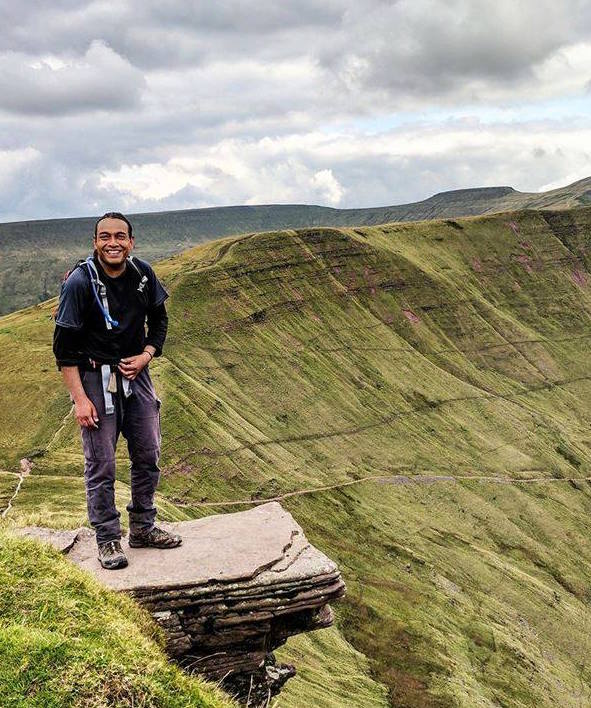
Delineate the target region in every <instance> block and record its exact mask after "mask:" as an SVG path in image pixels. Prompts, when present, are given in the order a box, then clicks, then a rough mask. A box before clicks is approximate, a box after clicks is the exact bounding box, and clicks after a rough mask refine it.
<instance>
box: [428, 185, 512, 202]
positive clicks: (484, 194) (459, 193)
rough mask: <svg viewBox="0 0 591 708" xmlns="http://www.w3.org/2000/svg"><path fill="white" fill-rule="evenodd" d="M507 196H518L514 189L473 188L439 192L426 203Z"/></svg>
mask: <svg viewBox="0 0 591 708" xmlns="http://www.w3.org/2000/svg"><path fill="white" fill-rule="evenodd" d="M507 194H517V191H516V190H515V189H513V187H471V188H470V189H451V190H449V191H447V192H437V194H434V195H433V196H432V197H429V198H428V199H426V200H425V201H427V202H428V201H434V200H436V199H453V198H454V197H459V198H461V199H470V198H474V199H500V198H501V197H505V196H507Z"/></svg>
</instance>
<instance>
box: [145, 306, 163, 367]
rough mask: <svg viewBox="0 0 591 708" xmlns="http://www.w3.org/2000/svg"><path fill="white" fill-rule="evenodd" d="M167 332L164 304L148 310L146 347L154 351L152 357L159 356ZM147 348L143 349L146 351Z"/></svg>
mask: <svg viewBox="0 0 591 708" xmlns="http://www.w3.org/2000/svg"><path fill="white" fill-rule="evenodd" d="M167 332H168V314H167V313H166V306H165V304H164V303H161V304H160V305H156V306H155V307H150V308H148V334H147V336H146V345H150V347H151V348H153V349H154V351H153V355H154V356H160V355H161V354H162V347H163V346H164V342H165V340H166V333H167ZM146 349H147V347H144V350H146Z"/></svg>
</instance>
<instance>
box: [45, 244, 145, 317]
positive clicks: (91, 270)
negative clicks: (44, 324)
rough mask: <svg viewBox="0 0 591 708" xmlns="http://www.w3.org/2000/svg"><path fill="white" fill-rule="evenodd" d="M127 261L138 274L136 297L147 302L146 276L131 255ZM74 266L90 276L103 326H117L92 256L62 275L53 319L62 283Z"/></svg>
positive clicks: (54, 315)
mask: <svg viewBox="0 0 591 708" xmlns="http://www.w3.org/2000/svg"><path fill="white" fill-rule="evenodd" d="M127 263H128V264H129V265H130V266H131V267H132V268H133V269H134V270H135V272H136V273H137V274H138V275H139V276H140V282H139V285H138V287H137V289H136V292H137V293H138V297H139V298H140V300H141V302H143V303H144V304H145V305H147V304H148V291H147V284H148V276H147V275H145V274H144V273H142V271H141V270H140V268H139V266H138V265H137V263H136V262H135V259H134V257H133V256H127ZM76 268H84V269H85V270H86V271H87V272H88V276H89V278H90V287H91V289H92V292H93V295H94V299H95V301H96V303H97V305H98V307H99V309H100V311H101V312H102V313H103V317H104V318H105V326H106V327H107V329H113V327H118V326H119V322H117V320H114V319H113V318H112V317H111V315H110V314H109V301H108V300H107V288H106V286H105V284H104V283H103V281H102V280H101V279H100V277H99V273H98V270H97V267H96V265H95V262H94V260H93V257H92V256H88V258H86V259H84V260H79V261H78V262H77V263H76V265H75V266H74V267H73V268H72V269H71V270H69V271H67V272H66V273H65V274H64V277H63V279H62V283H61V286H60V294H59V298H58V304H57V305H56V307H55V309H54V310H53V312H52V317H53V319H54V320H55V318H56V317H57V312H58V309H59V303H60V300H61V297H62V294H63V290H64V284H65V282H66V280H67V279H68V278H69V277H70V275H72V273H73V272H74V271H75V270H76Z"/></svg>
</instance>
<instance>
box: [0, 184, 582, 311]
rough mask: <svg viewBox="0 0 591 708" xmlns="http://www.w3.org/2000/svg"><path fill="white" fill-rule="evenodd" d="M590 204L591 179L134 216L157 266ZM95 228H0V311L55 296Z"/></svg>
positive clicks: (50, 224) (80, 222) (62, 222)
mask: <svg viewBox="0 0 591 708" xmlns="http://www.w3.org/2000/svg"><path fill="white" fill-rule="evenodd" d="M590 201H591V178H587V179H584V180H580V181H578V182H575V183H574V184H571V185H568V186H566V187H562V188H560V189H554V190H552V191H549V192H541V193H536V194H533V193H532V194H530V193H526V192H517V191H516V190H514V189H511V188H510V187H490V188H481V189H463V190H455V191H451V192H441V193H440V194H436V195H434V196H432V197H430V198H429V199H425V200H424V201H421V202H416V203H413V204H401V205H398V206H387V207H374V208H369V209H331V208H328V207H319V206H311V205H306V204H296V205H289V204H285V205H278V204H274V205H270V206H237V207H218V208H211V209H187V210H184V211H171V212H155V213H152V214H135V215H134V216H133V223H134V226H135V232H136V235H137V238H138V242H137V245H138V251H137V254H138V255H139V256H140V257H142V258H147V259H148V260H150V261H152V260H158V259H161V258H166V257H168V256H170V255H172V254H173V253H178V252H179V251H182V250H183V249H186V248H188V247H189V246H191V245H195V244H197V243H200V242H202V241H205V240H208V239H211V238H219V237H221V236H226V235H229V234H237V233H245V232H247V231H268V230H270V229H283V228H299V227H309V226H352V225H353V226H355V225H358V224H366V225H367V224H382V223H384V222H389V221H407V220H410V221H417V220H419V219H434V218H443V217H450V216H451V217H456V216H473V215H477V214H484V213H487V214H489V213H493V212H501V211H508V210H515V209H524V208H528V209H566V208H571V207H574V206H579V205H585V204H589V203H590ZM93 225H94V219H92V218H77V219H49V220H44V221H22V222H16V223H11V224H0V314H3V313H7V312H11V311H13V310H16V309H18V308H21V307H26V306H28V305H33V304H35V303H37V302H40V301H42V300H46V299H47V298H49V297H52V296H53V295H55V294H56V293H57V291H58V287H59V283H60V282H61V280H62V277H63V274H64V272H65V271H67V270H68V269H69V268H71V267H72V265H73V264H74V262H75V261H76V260H77V259H78V258H83V257H85V256H86V255H88V252H89V248H90V245H91V244H90V242H91V238H90V235H91V234H92V229H93ZM32 254H33V255H34V257H32Z"/></svg>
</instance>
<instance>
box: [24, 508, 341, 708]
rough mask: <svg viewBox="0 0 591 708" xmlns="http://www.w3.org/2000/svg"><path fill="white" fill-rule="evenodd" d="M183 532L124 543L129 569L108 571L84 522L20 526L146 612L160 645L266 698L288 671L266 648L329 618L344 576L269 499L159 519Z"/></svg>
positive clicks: (229, 684) (195, 667)
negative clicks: (177, 542)
mask: <svg viewBox="0 0 591 708" xmlns="http://www.w3.org/2000/svg"><path fill="white" fill-rule="evenodd" d="M160 525H161V526H162V527H165V528H167V529H170V530H174V531H175V532H176V533H179V534H181V536H182V537H183V544H182V545H181V546H180V547H179V548H175V549H168V550H157V549H151V548H138V549H134V548H129V547H128V545H127V539H123V541H122V545H123V548H124V550H125V552H126V554H127V557H128V559H129V566H128V567H127V568H124V569H121V570H117V571H107V570H104V569H103V568H101V566H100V564H99V562H98V560H97V558H96V543H95V540H94V533H93V532H91V531H89V530H88V529H77V530H75V531H53V530H51V529H42V528H38V527H29V528H24V529H20V530H19V532H20V533H21V534H22V535H25V536H29V537H33V538H36V539H39V540H42V541H46V542H49V543H51V544H53V545H54V546H56V547H57V548H58V549H59V550H61V551H62V552H63V553H65V554H67V557H68V558H69V559H71V560H72V561H73V562H74V563H76V564H77V565H79V566H80V567H82V568H84V569H85V570H88V571H90V572H91V573H93V574H94V575H95V576H96V577H97V578H98V579H99V580H100V581H101V582H102V583H104V584H105V585H107V586H108V587H110V588H113V589H114V590H118V591H121V592H126V593H128V594H129V595H131V596H132V597H134V598H135V600H136V601H137V602H138V603H140V604H141V605H143V606H144V607H145V608H146V609H147V610H148V611H149V612H151V614H152V616H153V617H154V619H155V620H156V621H157V622H158V624H159V625H160V626H161V627H162V628H163V629H164V631H165V633H166V636H167V651H168V653H169V655H170V656H171V657H173V658H174V659H175V660H176V661H177V662H179V663H180V664H181V665H182V666H184V667H185V668H186V669H188V670H190V671H195V672H198V673H200V674H203V675H204V676H206V677H207V678H210V679H213V680H219V681H221V682H222V685H223V687H224V688H225V689H226V690H227V691H228V692H229V693H231V694H232V695H234V696H236V697H237V698H238V700H241V701H243V702H244V701H246V699H247V696H250V698H249V705H250V706H256V705H265V704H266V703H267V702H268V700H269V697H270V696H273V695H276V694H277V693H278V692H279V690H280V688H281V686H282V685H283V684H284V683H285V681H287V679H288V678H290V677H291V676H293V675H294V674H295V669H294V667H292V666H289V665H277V664H276V662H275V658H274V656H273V653H272V652H273V650H274V649H276V648H277V647H278V646H281V645H282V644H284V643H285V641H286V640H287V638H288V637H289V636H291V635H294V634H298V633H300V632H307V631H310V630H313V629H319V628H322V627H328V626H330V625H331V624H332V621H333V614H332V610H331V609H330V606H329V604H328V603H329V602H330V601H332V600H335V599H337V598H338V597H340V596H342V595H343V594H344V592H345V584H344V582H343V580H342V578H341V574H340V572H339V569H338V568H337V566H336V564H335V563H334V562H333V561H331V560H330V559H329V558H327V557H326V556H325V555H324V554H323V553H321V552H320V551H319V550H318V549H316V548H315V547H314V546H312V545H311V544H310V543H309V542H308V541H307V539H306V537H305V535H304V532H303V531H302V529H301V527H300V526H299V525H298V524H297V523H296V522H295V521H294V519H293V517H292V516H291V514H289V512H287V511H285V510H284V509H283V508H282V507H281V505H280V504H278V503H277V502H270V503H267V504H262V505H260V506H257V507H254V508H252V509H250V510H248V511H242V512H238V513H234V514H220V515H215V516H208V517H205V518H203V519H197V520H195V521H183V522H179V523H174V524H172V523H171V524H166V523H161V524H160Z"/></svg>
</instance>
